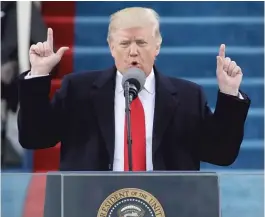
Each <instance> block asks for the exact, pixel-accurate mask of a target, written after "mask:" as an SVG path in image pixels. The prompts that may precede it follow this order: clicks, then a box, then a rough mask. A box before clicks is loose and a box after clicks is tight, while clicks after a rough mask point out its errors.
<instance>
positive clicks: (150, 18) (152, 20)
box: [107, 7, 162, 45]
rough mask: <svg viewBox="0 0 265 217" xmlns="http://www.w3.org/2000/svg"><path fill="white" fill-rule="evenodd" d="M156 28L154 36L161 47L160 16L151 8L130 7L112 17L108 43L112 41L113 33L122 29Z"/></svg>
mask: <svg viewBox="0 0 265 217" xmlns="http://www.w3.org/2000/svg"><path fill="white" fill-rule="evenodd" d="M150 25H153V26H154V31H155V32H154V34H155V37H156V39H157V40H158V43H159V45H160V44H161V43H162V36H161V33H160V24H159V15H158V14H157V13H156V12H155V11H154V10H153V9H150V8H144V7H130V8H125V9H122V10H120V11H117V12H116V13H114V14H112V15H111V16H110V23H109V28H108V36H107V41H108V42H109V41H110V40H111V35H112V33H113V32H114V31H115V30H117V29H118V28H119V29H122V28H133V27H147V26H150Z"/></svg>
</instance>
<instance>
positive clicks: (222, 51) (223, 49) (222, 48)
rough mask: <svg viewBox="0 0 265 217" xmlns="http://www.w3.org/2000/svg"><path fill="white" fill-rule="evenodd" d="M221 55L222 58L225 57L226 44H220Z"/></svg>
mask: <svg viewBox="0 0 265 217" xmlns="http://www.w3.org/2000/svg"><path fill="white" fill-rule="evenodd" d="M219 56H220V57H222V58H225V45H224V44H221V46H220V49H219Z"/></svg>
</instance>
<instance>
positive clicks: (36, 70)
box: [29, 28, 69, 75]
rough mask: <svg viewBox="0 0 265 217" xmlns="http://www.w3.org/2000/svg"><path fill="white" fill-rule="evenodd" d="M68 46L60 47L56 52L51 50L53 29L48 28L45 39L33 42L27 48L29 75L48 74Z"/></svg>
mask: <svg viewBox="0 0 265 217" xmlns="http://www.w3.org/2000/svg"><path fill="white" fill-rule="evenodd" d="M68 49H69V47H61V48H60V49H59V50H58V51H57V52H56V53H54V51H53V30H52V29H51V28H48V31H47V41H45V42H43V43H41V42H38V43H37V44H33V45H32V46H31V47H30V50H29V60H30V63H31V75H48V74H49V73H50V72H51V70H52V69H53V67H55V66H56V65H57V64H58V63H59V61H60V60H61V58H62V56H63V54H64V52H65V51H66V50H68Z"/></svg>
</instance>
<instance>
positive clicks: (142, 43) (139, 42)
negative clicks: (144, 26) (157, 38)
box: [136, 40, 147, 46]
mask: <svg viewBox="0 0 265 217" xmlns="http://www.w3.org/2000/svg"><path fill="white" fill-rule="evenodd" d="M136 43H137V44H138V45H141V46H142V45H145V44H147V43H146V42H145V41H144V40H137V41H136Z"/></svg>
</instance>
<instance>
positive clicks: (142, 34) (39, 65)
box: [18, 8, 250, 171]
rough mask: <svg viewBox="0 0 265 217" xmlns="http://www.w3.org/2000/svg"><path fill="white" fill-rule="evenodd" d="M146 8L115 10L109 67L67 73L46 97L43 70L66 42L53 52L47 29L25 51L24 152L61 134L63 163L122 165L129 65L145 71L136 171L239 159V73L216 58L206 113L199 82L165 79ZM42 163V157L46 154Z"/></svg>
mask: <svg viewBox="0 0 265 217" xmlns="http://www.w3.org/2000/svg"><path fill="white" fill-rule="evenodd" d="M157 17H158V15H157V14H156V13H155V12H154V11H153V10H151V9H146V8H127V9H124V10H121V11H119V12H117V13H115V14H113V15H112V17H111V21H110V25H109V34H108V43H109V47H110V51H111V54H112V56H113V58H114V60H115V66H114V67H112V68H110V69H107V70H104V71H92V72H91V71H90V72H87V73H80V74H78V73H72V74H70V75H67V76H65V78H64V80H63V84H62V87H61V89H60V90H59V91H58V92H57V93H56V94H55V96H54V98H53V100H52V102H50V100H49V90H50V81H51V77H50V75H49V72H50V71H51V70H52V68H53V67H54V66H55V65H56V64H57V63H58V62H59V61H60V59H61V57H62V55H63V53H64V51H65V50H67V49H68V48H67V47H62V48H60V49H59V50H58V51H57V53H54V52H53V32H52V29H49V30H48V35H47V41H45V42H43V43H41V42H39V43H37V44H36V45H33V46H32V47H31V48H30V61H31V70H30V71H29V72H25V73H24V74H23V75H22V76H21V77H20V85H19V100H20V111H19V117H18V128H19V140H20V143H21V145H22V146H23V147H24V148H27V149H41V148H48V147H52V146H54V145H55V144H56V143H57V142H59V141H61V144H62V145H61V163H60V169H61V170H70V171H75V170H80V171H95V170H97V171H106V170H115V171H124V170H128V155H127V143H126V138H127V132H126V130H125V129H124V126H125V118H124V116H125V109H124V108H125V106H124V95H123V88H122V85H121V80H122V76H123V74H124V73H126V71H127V70H128V69H129V68H131V67H138V68H140V69H141V70H142V71H143V72H144V73H145V74H146V77H147V78H146V82H145V85H144V88H143V90H142V91H141V92H140V93H139V95H138V97H137V98H136V99H135V100H134V101H133V102H132V105H131V113H132V140H133V151H132V152H133V170H134V171H146V170H149V171H151V170H199V169H200V162H201V161H204V162H209V163H212V164H216V165H222V166H227V165H230V164H232V163H233V162H234V161H235V159H236V158H237V155H238V152H239V149H240V145H241V142H242V140H243V136H244V123H245V120H246V117H247V113H248V109H249V106H250V100H249V98H248V97H247V95H246V94H244V93H243V92H241V91H239V87H240V83H241V80H242V75H243V74H242V71H241V69H240V67H239V66H237V64H236V63H235V62H234V61H231V59H230V58H228V57H225V45H221V46H220V51H219V55H218V56H217V69H216V73H217V80H218V84H219V92H218V93H217V94H218V99H217V103H216V109H215V112H214V113H211V111H210V109H209V107H208V105H207V101H206V99H205V97H204V94H203V91H202V88H201V87H200V86H199V85H197V84H194V83H192V82H189V81H185V80H182V79H178V78H170V77H166V76H164V75H163V74H162V73H160V72H159V71H158V69H157V68H156V67H155V64H154V62H155V58H156V56H158V54H159V51H160V46H161V43H162V37H161V35H160V31H159V23H158V19H157ZM47 160H48V159H47Z"/></svg>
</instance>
